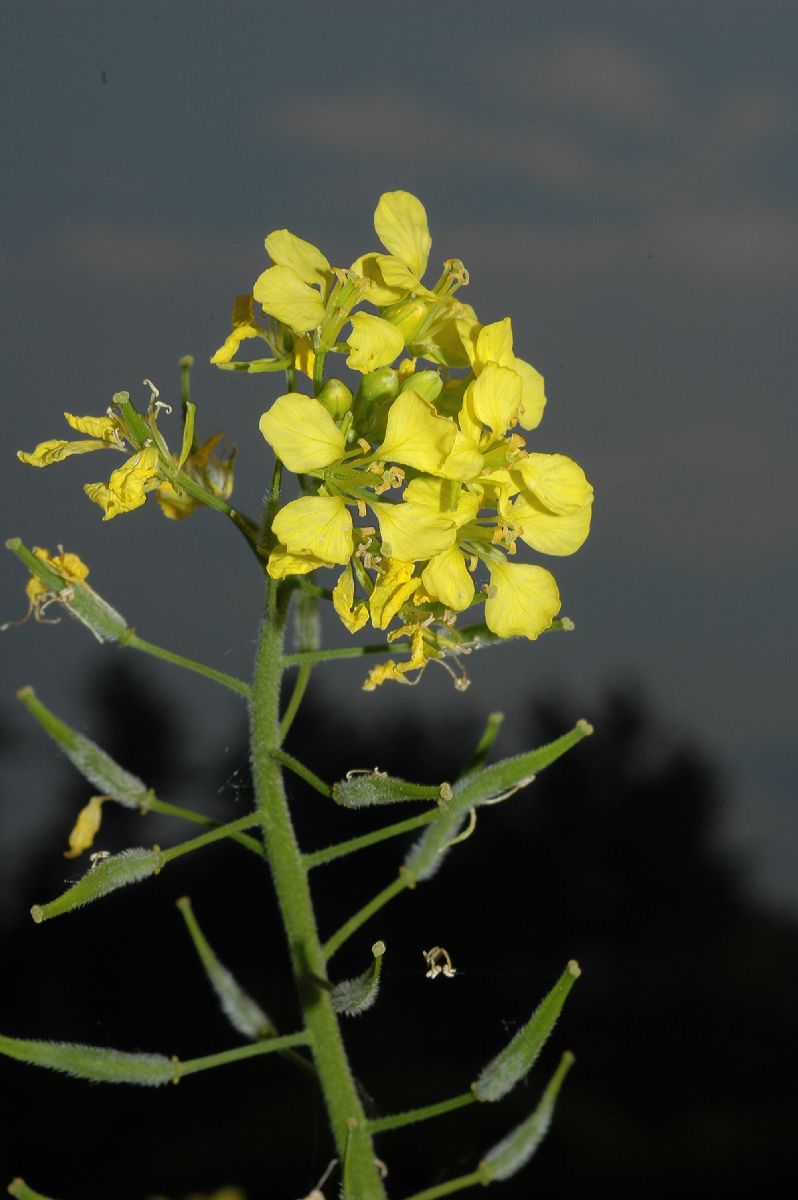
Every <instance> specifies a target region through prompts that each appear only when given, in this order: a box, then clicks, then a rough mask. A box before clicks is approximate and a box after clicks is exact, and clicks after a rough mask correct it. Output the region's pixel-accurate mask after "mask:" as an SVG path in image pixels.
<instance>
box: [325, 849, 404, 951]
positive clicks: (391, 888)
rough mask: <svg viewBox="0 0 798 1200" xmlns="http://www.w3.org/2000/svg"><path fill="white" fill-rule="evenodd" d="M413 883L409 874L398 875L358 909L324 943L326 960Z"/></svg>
mask: <svg viewBox="0 0 798 1200" xmlns="http://www.w3.org/2000/svg"><path fill="white" fill-rule="evenodd" d="M413 883H414V879H413V876H412V875H411V874H410V873H409V872H406V871H403V872H402V873H401V875H398V876H397V878H396V879H394V880H393V882H392V883H389V884H388V886H387V887H385V888H383V889H382V891H381V892H378V893H377V895H376V896H374V897H373V899H371V900H369V902H368V904H364V905H363V907H362V908H361V909H358V911H357V912H356V913H355V914H354V916H352V917H350V918H349V920H348V921H345V922H344V924H343V925H342V926H341V928H340V929H336V931H335V933H334V934H333V935H332V937H331V938H329V939H328V941H326V942H325V943H324V957H325V959H326V960H327V961H329V960H330V959H331V958H332V956H333V955H334V954H335V952H336V950H340V948H341V946H343V944H344V942H345V941H346V940H347V939H348V938H350V937H351V936H352V934H353V933H355V932H356V931H357V930H358V929H359V928H360V926H361V925H363V924H365V922H366V921H368V919H369V917H372V916H374V913H375V912H379V911H380V909H381V908H382V907H383V906H384V905H386V904H387V903H388V901H389V900H393V898H394V896H398V895H399V894H400V893H401V892H403V891H404V890H405V888H408V887H412V886H413Z"/></svg>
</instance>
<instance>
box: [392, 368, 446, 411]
mask: <svg viewBox="0 0 798 1200" xmlns="http://www.w3.org/2000/svg"><path fill="white" fill-rule="evenodd" d="M442 388H443V380H442V379H441V377H440V374H439V373H438V372H437V371H414V373H413V374H412V375H408V377H407V379H405V380H404V382H403V383H402V386H401V387H400V388H399V394H400V395H401V394H402V392H415V393H416V395H418V396H420V397H421V399H422V400H428V401H429V402H430V404H433V403H434V402H435V401H436V400H437V399H438V396H439V395H440V394H441V389H442Z"/></svg>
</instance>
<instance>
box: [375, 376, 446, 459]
mask: <svg viewBox="0 0 798 1200" xmlns="http://www.w3.org/2000/svg"><path fill="white" fill-rule="evenodd" d="M455 433H456V430H455V426H454V425H453V424H452V422H451V421H447V420H446V418H445V417H440V416H438V414H437V412H436V411H435V409H434V407H433V406H432V405H431V404H429V403H428V402H427V401H426V400H422V399H421V397H420V396H419V395H417V393H416V392H412V391H406V392H402V393H401V394H400V395H399V396H398V397H397V398H396V400H394V402H393V404H392V405H391V407H390V409H389V411H388V421H387V424H386V427H385V439H384V441H383V443H382V445H381V446H380V448H379V449H378V450H377V451H376V453H377V455H378V457H379V458H382V459H385V460H386V461H391V462H398V463H403V464H404V465H405V466H408V467H416V468H417V469H418V470H419V471H429V472H432V473H433V474H434V473H435V472H436V471H438V470H439V468H440V467H441V465H442V463H443V462H444V460H445V458H446V456H447V455H448V453H449V451H450V450H451V449H452V446H453V445H454V439H455Z"/></svg>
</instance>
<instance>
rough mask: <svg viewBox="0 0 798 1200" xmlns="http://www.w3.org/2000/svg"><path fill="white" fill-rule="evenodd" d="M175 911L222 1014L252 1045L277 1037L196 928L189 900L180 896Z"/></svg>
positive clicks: (252, 1001)
mask: <svg viewBox="0 0 798 1200" xmlns="http://www.w3.org/2000/svg"><path fill="white" fill-rule="evenodd" d="M177 907H178V908H179V909H180V912H181V913H182V915H183V919H184V920H185V922H186V926H187V928H188V932H189V934H190V935H191V940H192V941H193V943H194V948H195V949H196V951H197V954H198V955H199V957H200V961H201V963H202V965H203V967H204V968H205V974H206V975H207V977H208V982H209V983H210V985H211V987H212V988H213V990H214V992H215V993H216V996H217V998H218V1000H219V1003H220V1004H221V1006H222V1011H223V1012H224V1014H225V1016H226V1017H227V1019H228V1021H229V1022H230V1024H231V1025H232V1026H233V1028H234V1029H237V1030H238V1032H239V1033H242V1034H243V1035H244V1037H246V1038H250V1039H251V1040H252V1041H253V1042H254V1041H257V1040H258V1039H259V1038H265V1037H273V1036H274V1035H275V1034H276V1033H277V1030H276V1028H275V1026H274V1022H273V1021H272V1020H271V1018H270V1017H268V1016H267V1015H266V1013H265V1012H264V1011H263V1009H262V1008H261V1007H260V1005H259V1004H258V1003H257V1001H256V1000H253V999H252V997H251V996H250V995H249V993H248V992H245V991H244V989H243V988H242V987H241V985H240V984H239V983H238V981H237V980H236V979H235V978H234V977H233V975H232V974H231V973H230V971H228V969H227V967H225V966H224V965H223V964H222V963H221V962H220V961H219V959H218V958H217V957H216V954H215V953H214V951H213V949H212V947H211V945H210V944H209V942H208V941H207V939H206V937H205V935H204V933H203V932H202V930H201V929H200V927H199V924H198V922H197V918H196V917H195V916H194V912H193V909H192V907H191V901H190V900H189V898H188V896H182V897H181V898H180V899H179V900H178V901H177Z"/></svg>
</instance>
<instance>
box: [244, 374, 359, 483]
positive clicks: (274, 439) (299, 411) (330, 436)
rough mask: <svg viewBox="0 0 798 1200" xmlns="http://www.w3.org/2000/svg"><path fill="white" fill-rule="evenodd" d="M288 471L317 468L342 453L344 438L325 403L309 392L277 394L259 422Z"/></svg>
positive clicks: (332, 461)
mask: <svg viewBox="0 0 798 1200" xmlns="http://www.w3.org/2000/svg"><path fill="white" fill-rule="evenodd" d="M258 428H259V429H260V431H261V433H262V434H263V436H264V437H265V439H266V441H267V442H268V443H269V445H270V446H271V448H272V450H273V451H274V453H275V454H276V455H277V457H278V458H279V459H282V461H283V462H284V463H285V465H286V466H287V467H288V469H289V471H295V472H297V473H298V474H299V473H301V472H304V471H319V470H321V468H322V467H328V466H329V465H330V464H331V463H334V462H336V460H337V459H339V458H340V457H341V455H342V454H343V452H344V450H345V448H346V438H345V437H344V434H343V433H342V432H341V430H340V429H339V428H338V426H337V425H336V424H335V421H333V419H332V417H331V416H330V414H329V413H328V412H327V409H326V408H325V407H324V405H322V404H320V403H319V401H318V400H314V399H313V397H312V396H303V395H301V394H300V393H299V392H288V394H287V395H285V396H278V397H277V399H276V400H275V402H274V404H273V405H272V406H271V408H270V409H269V411H268V412H265V413H264V414H263V416H262V417H261V419H260V423H259V425H258Z"/></svg>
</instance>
